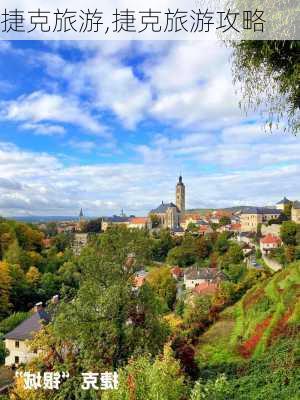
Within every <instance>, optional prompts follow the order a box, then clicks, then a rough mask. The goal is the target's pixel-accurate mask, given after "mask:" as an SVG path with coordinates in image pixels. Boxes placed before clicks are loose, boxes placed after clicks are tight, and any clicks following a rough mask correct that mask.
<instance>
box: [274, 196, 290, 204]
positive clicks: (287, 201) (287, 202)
mask: <svg viewBox="0 0 300 400" xmlns="http://www.w3.org/2000/svg"><path fill="white" fill-rule="evenodd" d="M290 202H291V201H290V200H289V199H287V198H286V197H284V198H283V199H282V200H280V201H278V203H276V204H289V203H290Z"/></svg>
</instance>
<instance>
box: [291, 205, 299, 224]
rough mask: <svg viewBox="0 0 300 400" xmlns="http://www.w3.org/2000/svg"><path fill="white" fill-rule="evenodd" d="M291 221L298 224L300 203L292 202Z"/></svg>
mask: <svg viewBox="0 0 300 400" xmlns="http://www.w3.org/2000/svg"><path fill="white" fill-rule="evenodd" d="M291 219H292V221H294V222H296V223H297V224H300V201H294V203H293V206H292V215H291Z"/></svg>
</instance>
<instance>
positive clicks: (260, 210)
mask: <svg viewBox="0 0 300 400" xmlns="http://www.w3.org/2000/svg"><path fill="white" fill-rule="evenodd" d="M242 214H274V215H279V214H280V210H277V208H268V207H245V208H244V209H243V211H242Z"/></svg>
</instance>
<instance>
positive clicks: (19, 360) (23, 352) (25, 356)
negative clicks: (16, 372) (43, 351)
mask: <svg viewBox="0 0 300 400" xmlns="http://www.w3.org/2000/svg"><path fill="white" fill-rule="evenodd" d="M49 321H50V317H49V315H48V314H47V313H46V312H45V311H44V310H43V307H42V304H41V303H38V304H36V310H35V313H34V314H32V315H31V316H30V317H29V318H27V319H26V320H25V321H23V322H21V324H19V325H18V326H17V327H16V328H15V329H13V330H12V331H11V332H9V333H7V334H6V335H5V336H4V340H5V348H6V350H7V356H6V358H5V365H6V366H7V367H11V366H18V365H20V364H26V363H27V362H29V361H30V360H32V359H33V358H34V357H36V355H37V353H36V352H33V351H32V350H31V349H30V347H29V345H28V341H30V340H31V339H32V338H33V337H34V335H35V334H36V333H37V332H39V331H40V330H41V329H42V327H43V325H44V324H47V323H48V322H49Z"/></svg>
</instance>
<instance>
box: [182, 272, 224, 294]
mask: <svg viewBox="0 0 300 400" xmlns="http://www.w3.org/2000/svg"><path fill="white" fill-rule="evenodd" d="M226 279H227V277H226V275H225V274H224V273H223V272H222V271H219V270H218V268H196V267H190V268H187V269H186V270H185V271H184V279H183V281H184V284H185V287H186V289H188V290H189V289H190V290H191V289H194V287H196V286H197V285H200V284H202V283H217V284H218V283H220V282H221V281H223V280H226Z"/></svg>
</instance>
